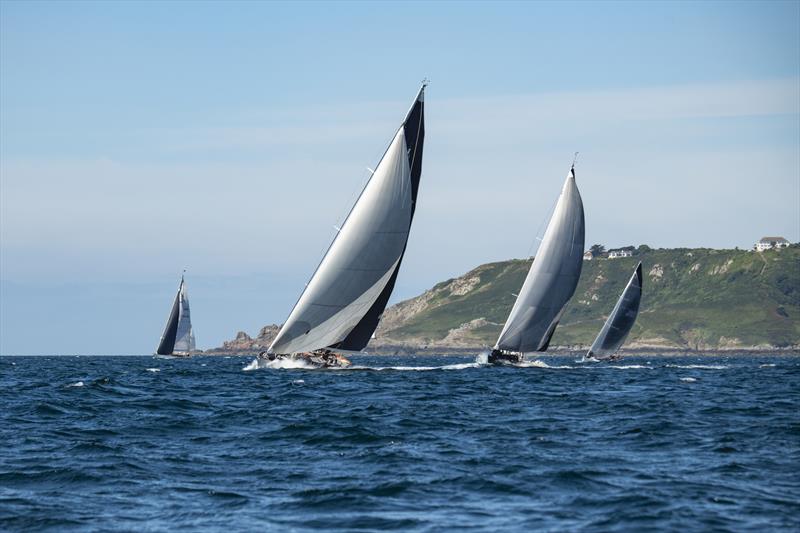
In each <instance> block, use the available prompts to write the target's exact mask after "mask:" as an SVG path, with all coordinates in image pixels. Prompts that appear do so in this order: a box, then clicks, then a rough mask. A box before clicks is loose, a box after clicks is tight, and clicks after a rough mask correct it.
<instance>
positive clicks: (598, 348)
mask: <svg viewBox="0 0 800 533" xmlns="http://www.w3.org/2000/svg"><path fill="white" fill-rule="evenodd" d="M641 301H642V264H641V263H639V264H638V265H637V267H636V270H635V271H634V273H633V275H632V276H631V279H630V280H629V281H628V284H627V285H626V286H625V290H624V291H622V294H621V295H620V297H619V300H617V304H616V305H615V306H614V310H613V311H611V314H610V315H609V317H608V320H606V323H605V325H603V329H601V330H600V333H598V334H597V338H596V339H595V340H594V342H593V343H592V347H591V348H589V353H588V354H587V356H589V357H595V358H597V359H605V358H607V357H611V356H612V355H614V354H615V353H616V351H617V350H619V348H620V347H621V346H622V343H624V342H625V339H626V338H627V336H628V333H630V331H631V328H632V327H633V324H634V322H636V317H637V316H638V314H639V304H640V303H641Z"/></svg>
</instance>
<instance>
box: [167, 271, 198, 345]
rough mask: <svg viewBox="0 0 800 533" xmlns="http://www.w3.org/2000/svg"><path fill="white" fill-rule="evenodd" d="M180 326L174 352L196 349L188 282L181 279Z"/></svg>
mask: <svg viewBox="0 0 800 533" xmlns="http://www.w3.org/2000/svg"><path fill="white" fill-rule="evenodd" d="M178 294H179V295H180V298H179V300H178V306H179V311H178V328H177V330H176V332H175V346H174V348H173V349H172V351H173V352H185V353H189V352H191V351H193V350H194V348H195V344H194V332H193V331H192V320H191V316H190V313H189V294H188V293H187V292H186V284H185V283H184V282H183V280H182V279H181V289H180V291H179V293H178Z"/></svg>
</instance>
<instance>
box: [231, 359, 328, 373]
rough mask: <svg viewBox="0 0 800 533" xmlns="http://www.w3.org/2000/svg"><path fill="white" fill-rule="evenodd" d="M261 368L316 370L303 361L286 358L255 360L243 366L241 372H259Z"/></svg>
mask: <svg viewBox="0 0 800 533" xmlns="http://www.w3.org/2000/svg"><path fill="white" fill-rule="evenodd" d="M263 368H271V369H303V370H312V369H313V370H316V369H317V368H316V367H315V366H313V365H311V364H309V363H308V362H306V361H305V360H303V359H295V358H293V357H286V358H280V359H275V360H274V361H269V360H267V359H259V358H255V359H253V360H252V361H250V363H249V364H248V365H247V366H245V367H244V368H243V369H242V370H244V371H245V372H249V371H250V370H260V369H263Z"/></svg>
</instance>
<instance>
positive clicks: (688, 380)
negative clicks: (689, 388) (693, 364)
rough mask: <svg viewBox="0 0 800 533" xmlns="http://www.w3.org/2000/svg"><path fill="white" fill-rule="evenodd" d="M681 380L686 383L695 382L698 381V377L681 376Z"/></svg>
mask: <svg viewBox="0 0 800 533" xmlns="http://www.w3.org/2000/svg"><path fill="white" fill-rule="evenodd" d="M681 381H683V382H684V383H694V382H695V381H697V378H681Z"/></svg>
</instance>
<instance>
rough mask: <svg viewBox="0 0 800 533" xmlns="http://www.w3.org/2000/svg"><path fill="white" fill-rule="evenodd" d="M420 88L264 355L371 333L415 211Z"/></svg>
mask: <svg viewBox="0 0 800 533" xmlns="http://www.w3.org/2000/svg"><path fill="white" fill-rule="evenodd" d="M424 90H425V85H423V86H422V88H421V89H420V91H419V93H418V94H417V98H416V99H415V101H414V104H413V105H412V107H411V110H410V111H409V112H408V115H407V116H406V119H405V120H404V122H403V124H402V125H401V127H400V129H399V130H398V131H397V133H396V134H395V135H394V137H393V138H392V141H391V143H390V144H389V147H388V149H387V150H386V152H385V153H384V155H383V158H382V159H381V161H380V163H378V166H377V167H375V172H374V173H373V174H372V177H371V178H370V180H369V182H368V183H367V185H366V186H365V187H364V190H363V191H362V192H361V195H360V196H359V198H358V200H357V201H356V203H355V205H354V206H353V208H352V210H351V211H350V214H349V215H348V217H347V219H346V220H345V223H344V224H343V225H342V228H341V229H340V230H339V233H338V234H337V236H336V238H335V239H334V241H333V243H332V244H331V246H330V248H329V249H328V252H327V253H326V254H325V257H323V259H322V262H321V263H320V264H319V266H318V267H317V270H316V272H314V275H313V276H312V278H311V281H309V283H308V285H307V286H306V289H305V290H304V291H303V293H302V295H301V296H300V299H299V300H298V301H297V303H296V304H295V307H294V309H292V312H291V314H290V315H289V318H287V319H286V322H285V323H284V325H283V327H282V328H281V330H280V331H279V332H278V335H277V336H276V337H275V340H274V341H273V342H272V344H271V345H270V347H269V350H268V353H278V354H290V353H298V352H310V351H314V350H318V349H323V348H337V349H341V350H360V349H362V348H363V347H364V346H365V345H366V343H367V342H368V341H369V338H370V337H371V336H372V333H373V331H374V330H375V326H376V325H377V322H378V319H379V318H380V315H381V313H383V310H384V308H385V306H386V303H387V301H388V298H389V295H390V294H391V291H392V289H393V287H394V283H395V279H396V277H397V273H398V270H399V268H400V263H401V261H402V259H403V254H404V253H405V248H406V243H407V241H408V235H409V231H410V229H411V221H412V219H413V216H414V207H415V202H416V194H417V188H418V184H419V178H420V173H421V164H422V145H423V139H424V133H425V130H424Z"/></svg>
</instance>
